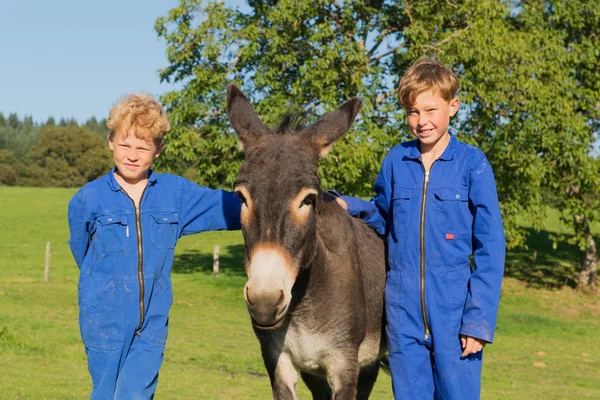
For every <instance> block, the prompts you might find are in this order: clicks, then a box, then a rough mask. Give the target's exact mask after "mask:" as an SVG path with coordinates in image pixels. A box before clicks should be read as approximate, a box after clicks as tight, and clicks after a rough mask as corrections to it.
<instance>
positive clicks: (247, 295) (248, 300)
mask: <svg viewBox="0 0 600 400" xmlns="http://www.w3.org/2000/svg"><path fill="white" fill-rule="evenodd" d="M244 290H245V291H246V301H247V302H248V304H250V305H253V304H252V302H251V301H250V291H249V289H248V286H246V287H245V288H244Z"/></svg>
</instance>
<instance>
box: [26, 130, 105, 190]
mask: <svg viewBox="0 0 600 400" xmlns="http://www.w3.org/2000/svg"><path fill="white" fill-rule="evenodd" d="M29 159H30V160H31V161H32V162H33V163H35V164H36V166H34V167H33V168H31V169H29V170H28V171H27V178H28V179H29V180H30V181H31V183H33V184H34V185H36V186H59V187H77V186H83V185H84V184H86V183H87V182H89V181H91V180H93V179H96V178H98V177H99V176H101V175H103V174H105V173H106V172H107V171H108V170H109V169H110V167H111V166H112V159H111V157H110V152H109V150H108V148H107V146H106V144H105V143H104V142H103V141H102V140H101V139H100V138H98V137H97V136H95V135H93V134H91V133H90V132H88V131H87V130H86V129H84V128H77V127H74V126H64V127H60V126H53V127H47V128H44V129H43V130H42V132H41V134H40V139H39V141H38V142H37V143H35V145H33V146H32V148H31V150H30V152H29Z"/></svg>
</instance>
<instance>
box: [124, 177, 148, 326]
mask: <svg viewBox="0 0 600 400" xmlns="http://www.w3.org/2000/svg"><path fill="white" fill-rule="evenodd" d="M146 188H147V186H146V187H145V188H144V191H143V192H142V195H141V196H140V204H139V205H136V204H135V201H133V199H132V198H131V196H129V194H128V193H127V192H126V191H125V189H123V188H121V191H122V192H123V193H125V195H126V196H127V197H129V200H131V203H132V204H133V208H134V209H135V229H136V231H137V251H138V282H139V284H140V323H139V325H138V327H137V328H136V330H135V333H136V335H138V336H139V337H142V334H141V333H140V330H141V329H142V324H143V323H144V251H143V246H142V221H141V216H140V208H141V206H142V200H143V198H144V193H146Z"/></svg>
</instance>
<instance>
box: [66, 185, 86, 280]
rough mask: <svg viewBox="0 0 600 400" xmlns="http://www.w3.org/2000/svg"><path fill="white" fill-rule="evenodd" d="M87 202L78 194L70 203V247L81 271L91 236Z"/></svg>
mask: <svg viewBox="0 0 600 400" xmlns="http://www.w3.org/2000/svg"><path fill="white" fill-rule="evenodd" d="M87 214H88V212H87V201H86V198H85V197H84V196H83V194H82V193H81V191H80V192H77V193H76V194H75V196H73V198H72V199H71V201H69V209H68V218H69V232H70V237H69V246H70V247H71V253H73V258H74V259H75V263H76V264H77V267H79V269H81V263H82V262H83V259H84V258H85V255H86V253H87V251H88V248H89V246H90V234H89V232H88V229H87V227H88V215H87Z"/></svg>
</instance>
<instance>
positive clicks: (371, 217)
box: [342, 158, 392, 235]
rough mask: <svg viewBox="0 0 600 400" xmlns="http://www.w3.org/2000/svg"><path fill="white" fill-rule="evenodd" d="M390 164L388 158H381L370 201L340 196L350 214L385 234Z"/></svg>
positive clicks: (389, 187)
mask: <svg viewBox="0 0 600 400" xmlns="http://www.w3.org/2000/svg"><path fill="white" fill-rule="evenodd" d="M391 170H392V166H391V162H390V161H388V158H386V159H385V160H383V164H382V165H381V170H380V171H379V175H378V176H377V179H376V180H375V184H374V185H373V189H374V190H375V197H373V198H372V199H371V200H370V201H366V200H362V199H357V198H356V197H351V196H342V199H343V200H344V201H345V202H346V205H347V207H348V208H347V210H348V213H350V215H352V216H353V217H357V218H360V219H362V220H363V221H365V222H366V223H367V225H369V226H370V227H371V228H373V229H374V230H375V231H376V232H377V233H379V234H380V235H387V228H388V227H387V220H388V214H389V211H390V205H391V199H392V183H391V182H392V173H391Z"/></svg>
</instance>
